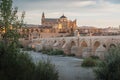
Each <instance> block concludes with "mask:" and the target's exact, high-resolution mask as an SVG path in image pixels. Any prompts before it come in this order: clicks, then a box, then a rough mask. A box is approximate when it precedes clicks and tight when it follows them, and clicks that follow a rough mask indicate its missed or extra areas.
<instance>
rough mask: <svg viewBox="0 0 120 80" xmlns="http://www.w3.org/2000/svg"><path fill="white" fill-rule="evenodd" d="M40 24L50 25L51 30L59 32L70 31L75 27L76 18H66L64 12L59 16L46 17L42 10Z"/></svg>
mask: <svg viewBox="0 0 120 80" xmlns="http://www.w3.org/2000/svg"><path fill="white" fill-rule="evenodd" d="M41 24H42V26H44V27H52V32H59V33H72V32H74V31H75V30H76V28H77V25H76V19H75V20H74V21H71V20H68V19H67V17H66V16H64V14H63V15H62V16H61V17H60V18H46V17H45V14H44V12H43V13H42V19H41Z"/></svg>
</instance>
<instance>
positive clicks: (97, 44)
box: [93, 41, 101, 53]
mask: <svg viewBox="0 0 120 80" xmlns="http://www.w3.org/2000/svg"><path fill="white" fill-rule="evenodd" d="M100 45H101V43H100V41H96V42H95V43H94V45H93V53H95V51H96V49H97V48H98V47H99V46H100Z"/></svg>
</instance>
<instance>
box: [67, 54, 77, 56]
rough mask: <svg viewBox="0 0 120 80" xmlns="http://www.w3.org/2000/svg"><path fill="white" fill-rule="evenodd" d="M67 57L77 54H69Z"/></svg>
mask: <svg viewBox="0 0 120 80" xmlns="http://www.w3.org/2000/svg"><path fill="white" fill-rule="evenodd" d="M67 56H75V54H67Z"/></svg>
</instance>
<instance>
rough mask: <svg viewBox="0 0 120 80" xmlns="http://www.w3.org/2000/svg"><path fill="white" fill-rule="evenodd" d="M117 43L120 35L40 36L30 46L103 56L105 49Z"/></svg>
mask: <svg viewBox="0 0 120 80" xmlns="http://www.w3.org/2000/svg"><path fill="white" fill-rule="evenodd" d="M117 45H120V36H85V37H81V36H80V37H57V38H39V39H32V43H31V44H29V46H32V47H35V48H36V50H37V51H39V50H41V49H42V48H43V47H44V48H47V49H50V48H53V49H61V50H63V51H64V52H65V53H66V54H75V55H76V56H82V57H88V56H90V55H96V56H99V57H102V56H103V54H104V53H105V51H107V50H108V49H110V48H111V47H116V46H117Z"/></svg>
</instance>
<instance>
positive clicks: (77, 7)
mask: <svg viewBox="0 0 120 80" xmlns="http://www.w3.org/2000/svg"><path fill="white" fill-rule="evenodd" d="M14 6H18V8H19V11H20V12H22V11H25V12H26V17H25V21H26V22H27V23H34V24H40V20H41V14H42V12H45V15H46V17H49V18H50V17H51V18H52V17H53V18H59V17H60V16H61V15H62V14H65V15H66V16H67V17H68V18H69V19H72V20H73V19H77V20H78V25H82V24H86V25H87V23H88V22H89V21H90V22H91V23H88V24H91V25H92V24H93V25H94V24H98V25H99V22H100V24H101V25H109V23H108V22H107V20H108V19H109V20H110V19H111V21H110V22H113V24H114V25H115V24H116V25H119V23H120V16H119V14H120V10H119V9H120V0H14ZM82 20H83V21H82ZM101 20H102V21H101ZM85 21H86V22H85ZM105 22H106V24H105ZM102 23H103V24H102ZM111 24H112V23H111Z"/></svg>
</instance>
